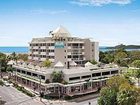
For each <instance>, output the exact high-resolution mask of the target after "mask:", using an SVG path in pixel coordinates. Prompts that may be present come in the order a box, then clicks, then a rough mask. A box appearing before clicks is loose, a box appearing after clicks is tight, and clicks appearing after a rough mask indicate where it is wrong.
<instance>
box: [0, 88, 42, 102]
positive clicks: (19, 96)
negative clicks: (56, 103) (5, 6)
mask: <svg viewBox="0 0 140 105" xmlns="http://www.w3.org/2000/svg"><path fill="white" fill-rule="evenodd" d="M0 96H1V97H2V99H3V100H4V101H6V105H44V104H43V103H41V102H39V101H37V100H35V99H32V98H31V97H29V96H27V95H25V94H23V93H21V92H20V91H18V90H16V89H15V88H13V87H5V86H0Z"/></svg>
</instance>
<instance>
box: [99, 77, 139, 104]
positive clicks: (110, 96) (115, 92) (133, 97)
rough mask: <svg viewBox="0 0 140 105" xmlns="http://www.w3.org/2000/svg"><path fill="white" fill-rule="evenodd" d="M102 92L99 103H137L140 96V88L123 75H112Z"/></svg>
mask: <svg viewBox="0 0 140 105" xmlns="http://www.w3.org/2000/svg"><path fill="white" fill-rule="evenodd" d="M100 93H101V96H100V97H99V100H98V104H99V105H135V104H136V103H137V102H138V101H139V96H140V91H139V89H138V88H136V87H135V86H133V85H131V84H130V83H129V81H128V80H127V79H125V78H124V77H123V76H114V77H111V78H110V79H109V80H107V85H106V87H104V88H102V89H101V91H100Z"/></svg>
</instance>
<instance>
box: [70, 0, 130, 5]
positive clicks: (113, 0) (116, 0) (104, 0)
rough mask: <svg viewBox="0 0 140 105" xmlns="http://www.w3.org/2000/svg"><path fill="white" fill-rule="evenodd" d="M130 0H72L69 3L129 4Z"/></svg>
mask: <svg viewBox="0 0 140 105" xmlns="http://www.w3.org/2000/svg"><path fill="white" fill-rule="evenodd" d="M131 2H132V0H73V1H71V2H70V3H72V4H77V5H79V6H103V5H107V4H118V5H126V4H130V3H131Z"/></svg>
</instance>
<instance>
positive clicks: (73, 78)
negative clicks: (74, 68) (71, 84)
mask: <svg viewBox="0 0 140 105" xmlns="http://www.w3.org/2000/svg"><path fill="white" fill-rule="evenodd" d="M77 79H80V77H72V78H69V80H77Z"/></svg>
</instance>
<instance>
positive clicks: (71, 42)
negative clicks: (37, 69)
mask: <svg viewBox="0 0 140 105" xmlns="http://www.w3.org/2000/svg"><path fill="white" fill-rule="evenodd" d="M49 35H50V37H44V38H33V39H32V41H31V42H30V48H29V49H30V50H29V59H30V60H32V61H44V60H46V59H49V60H50V61H51V62H52V63H53V64H56V63H57V62H58V61H60V62H62V63H63V65H65V67H68V63H70V62H72V61H74V62H75V63H76V64H77V65H84V64H85V63H86V62H87V61H89V60H93V59H94V60H95V61H97V62H98V61H99V45H98V42H92V41H91V40H90V39H88V38H87V39H83V38H78V37H72V35H71V34H70V33H69V32H68V31H67V30H66V29H65V28H64V27H62V26H60V27H58V28H57V29H55V30H54V31H50V33H49Z"/></svg>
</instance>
